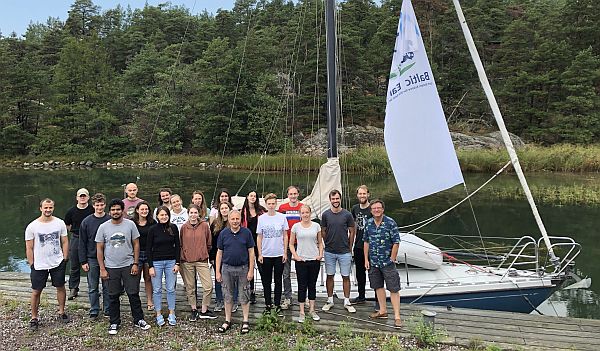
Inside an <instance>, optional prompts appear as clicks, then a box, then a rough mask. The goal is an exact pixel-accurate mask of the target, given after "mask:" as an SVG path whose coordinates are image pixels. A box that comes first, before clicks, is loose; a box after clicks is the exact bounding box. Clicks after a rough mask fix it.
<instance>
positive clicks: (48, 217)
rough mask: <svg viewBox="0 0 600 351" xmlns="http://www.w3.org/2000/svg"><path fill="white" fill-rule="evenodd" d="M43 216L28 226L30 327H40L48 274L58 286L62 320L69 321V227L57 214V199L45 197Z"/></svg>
mask: <svg viewBox="0 0 600 351" xmlns="http://www.w3.org/2000/svg"><path fill="white" fill-rule="evenodd" d="M40 212H41V215H40V217H39V218H38V219H36V220H35V221H33V222H31V223H29V225H28V226H27V229H25V248H26V253H27V263H28V264H29V266H30V268H31V289H32V290H31V320H30V321H29V329H31V330H32V331H35V330H37V328H38V326H39V323H40V319H39V317H38V311H39V306H40V297H41V295H42V290H43V289H44V287H46V281H47V280H48V275H50V278H51V280H52V286H54V287H56V297H57V299H58V315H59V320H61V321H62V322H64V323H67V322H69V321H70V319H69V317H68V316H67V314H66V313H65V300H66V297H67V290H66V289H65V267H66V265H67V263H66V262H67V260H68V256H67V255H68V254H69V239H68V238H67V227H66V225H65V222H63V220H62V219H60V218H57V217H54V216H53V215H52V214H53V212H54V201H52V200H50V199H44V200H42V201H41V202H40Z"/></svg>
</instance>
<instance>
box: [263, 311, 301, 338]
mask: <svg viewBox="0 0 600 351" xmlns="http://www.w3.org/2000/svg"><path fill="white" fill-rule="evenodd" d="M291 328H293V326H292V325H290V323H289V322H286V321H285V320H284V319H283V318H281V317H279V316H278V315H277V312H276V311H275V309H272V310H271V311H270V313H263V314H262V315H261V316H260V317H259V318H258V320H257V321H256V330H260V331H264V332H267V333H283V332H287V331H289V330H290V329H291Z"/></svg>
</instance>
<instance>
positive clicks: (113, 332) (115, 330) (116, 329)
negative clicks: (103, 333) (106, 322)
mask: <svg viewBox="0 0 600 351" xmlns="http://www.w3.org/2000/svg"><path fill="white" fill-rule="evenodd" d="M118 332H119V325H118V324H111V325H110V327H108V334H109V335H117V333H118Z"/></svg>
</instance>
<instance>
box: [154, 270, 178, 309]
mask: <svg viewBox="0 0 600 351" xmlns="http://www.w3.org/2000/svg"><path fill="white" fill-rule="evenodd" d="M174 267H175V260H164V261H154V272H155V273H156V274H155V275H154V277H152V301H153V302H154V310H155V311H156V312H160V310H161V304H162V281H163V279H162V277H163V274H164V276H165V289H166V290H167V307H168V308H169V310H171V311H175V283H176V282H177V277H176V276H175V273H173V268H174Z"/></svg>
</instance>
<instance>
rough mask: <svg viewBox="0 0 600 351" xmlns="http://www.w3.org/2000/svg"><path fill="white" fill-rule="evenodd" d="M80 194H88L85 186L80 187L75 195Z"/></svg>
mask: <svg viewBox="0 0 600 351" xmlns="http://www.w3.org/2000/svg"><path fill="white" fill-rule="evenodd" d="M81 195H85V196H90V192H89V191H88V190H87V189H86V188H81V189H79V190H77V196H78V197H79V196H81Z"/></svg>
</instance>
